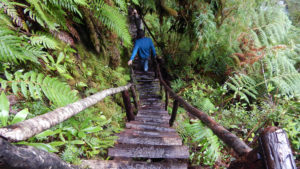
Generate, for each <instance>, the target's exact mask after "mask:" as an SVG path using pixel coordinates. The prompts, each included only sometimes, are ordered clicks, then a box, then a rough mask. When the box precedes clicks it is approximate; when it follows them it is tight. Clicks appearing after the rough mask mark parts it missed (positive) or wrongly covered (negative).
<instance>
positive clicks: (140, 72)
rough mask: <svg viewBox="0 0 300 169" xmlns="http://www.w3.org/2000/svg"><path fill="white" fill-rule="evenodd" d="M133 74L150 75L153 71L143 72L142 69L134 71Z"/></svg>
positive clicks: (152, 74)
mask: <svg viewBox="0 0 300 169" xmlns="http://www.w3.org/2000/svg"><path fill="white" fill-rule="evenodd" d="M134 74H136V75H150V76H155V73H154V72H152V71H148V72H144V71H137V70H136V71H134Z"/></svg>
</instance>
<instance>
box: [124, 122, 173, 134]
mask: <svg viewBox="0 0 300 169" xmlns="http://www.w3.org/2000/svg"><path fill="white" fill-rule="evenodd" d="M126 128H130V129H139V130H155V131H163V132H174V131H176V130H175V129H173V128H170V127H167V126H164V125H159V124H157V125H149V124H143V123H137V121H136V122H129V123H126Z"/></svg>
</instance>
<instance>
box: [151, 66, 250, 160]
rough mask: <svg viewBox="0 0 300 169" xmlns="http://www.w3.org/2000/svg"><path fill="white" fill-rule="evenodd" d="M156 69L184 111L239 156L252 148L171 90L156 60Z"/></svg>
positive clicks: (162, 81) (162, 82)
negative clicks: (199, 121)
mask: <svg viewBox="0 0 300 169" xmlns="http://www.w3.org/2000/svg"><path fill="white" fill-rule="evenodd" d="M156 71H157V74H158V77H159V80H160V82H161V84H162V85H163V86H164V87H165V89H166V90H167V91H168V92H169V95H170V96H171V97H172V98H173V99H175V100H178V102H179V103H180V105H182V106H183V108H184V109H185V110H186V111H188V112H189V113H191V114H192V115H194V116H196V117H197V118H199V119H200V120H201V121H202V122H203V123H204V124H205V125H206V126H207V127H209V128H210V129H211V130H212V131H213V132H214V133H215V134H216V135H217V136H218V137H219V139H221V140H222V141H223V142H224V143H225V144H226V145H228V146H229V147H231V148H233V150H234V151H235V152H236V153H237V154H238V155H240V156H241V155H245V154H247V153H249V152H250V151H251V150H252V149H251V148H250V147H249V146H248V145H247V144H246V143H245V142H243V141H242V140H241V139H240V138H238V137H237V136H236V135H235V134H232V133H231V132H229V131H228V130H227V129H225V128H224V127H223V126H221V125H220V124H218V123H217V122H216V121H215V120H213V119H212V118H211V117H210V116H208V115H207V114H206V113H204V112H202V111H200V110H198V109H197V108H195V107H193V106H192V105H190V104H189V103H187V102H186V101H185V100H184V99H183V98H182V97H180V96H178V95H177V94H176V93H175V92H173V90H172V89H171V88H170V87H169V86H168V85H167V84H166V82H165V81H164V80H163V78H162V75H161V73H160V70H159V65H158V63H157V62H156Z"/></svg>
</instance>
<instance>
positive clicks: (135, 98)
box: [130, 85, 139, 110]
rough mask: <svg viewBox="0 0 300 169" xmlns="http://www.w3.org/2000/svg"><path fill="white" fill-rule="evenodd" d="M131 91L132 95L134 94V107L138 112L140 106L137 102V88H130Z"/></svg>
mask: <svg viewBox="0 0 300 169" xmlns="http://www.w3.org/2000/svg"><path fill="white" fill-rule="evenodd" d="M130 91H131V94H132V98H133V103H134V107H135V109H136V110H138V107H139V105H138V101H137V97H136V93H135V88H134V86H133V85H132V86H131V87H130Z"/></svg>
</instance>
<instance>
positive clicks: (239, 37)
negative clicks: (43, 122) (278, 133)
mask: <svg viewBox="0 0 300 169" xmlns="http://www.w3.org/2000/svg"><path fill="white" fill-rule="evenodd" d="M286 2H287V3H286V4H287V6H285V5H286V4H282V3H281V2H279V1H278V0H254V1H252V0H240V1H236V0H227V1H223V0H197V1H195V0H186V1H170V0H162V1H156V0H132V1H127V0H126V1H125V0H105V1H104V0H60V1H59V0H42V1H37V0H23V1H14V0H1V2H0V23H1V24H0V62H1V64H0V83H1V88H0V91H1V96H0V101H1V102H0V110H1V116H0V119H1V122H0V125H1V126H6V125H9V124H13V123H16V122H20V121H22V120H24V119H28V118H32V117H34V116H36V115H40V114H44V113H46V112H49V111H51V110H53V109H55V108H58V107H61V106H64V105H67V104H69V103H72V102H74V101H76V100H78V99H80V98H84V97H86V96H89V95H91V94H93V93H95V92H97V91H100V90H103V89H107V88H111V87H115V86H120V85H124V84H126V82H127V80H128V79H129V76H128V73H127V71H126V67H125V66H122V63H126V60H127V59H128V51H130V50H131V46H132V44H131V37H130V34H129V31H128V25H127V23H126V15H127V12H128V11H127V8H128V5H135V7H136V8H137V10H138V12H139V13H140V14H141V15H142V16H143V18H144V19H145V21H146V23H147V25H148V27H149V29H150V30H151V31H152V33H153V35H154V37H155V38H156V42H158V43H156V44H155V46H156V50H157V53H158V54H159V57H161V58H163V59H164V61H165V64H164V65H163V66H164V67H165V68H166V70H167V71H168V73H169V75H170V77H171V78H170V79H169V80H170V81H171V84H172V88H173V89H174V90H175V91H176V92H177V93H178V94H179V95H181V96H183V97H184V98H185V99H186V100H187V101H188V102H189V103H191V104H192V105H194V106H196V107H197V108H199V109H201V110H203V111H204V112H206V113H208V114H209V115H210V116H211V117H213V118H214V119H215V120H216V121H217V122H218V123H220V124H221V125H223V126H224V127H225V128H227V129H228V130H230V131H231V132H233V133H234V134H236V135H237V136H238V137H240V138H241V139H242V140H244V141H245V142H246V143H247V144H249V145H250V146H251V147H255V146H256V143H257V137H258V135H259V132H260V130H261V129H262V128H263V127H266V126H269V125H273V126H278V127H280V128H283V129H285V130H286V131H287V133H288V136H289V139H290V141H291V144H292V148H293V150H294V154H295V157H296V158H298V159H299V148H300V140H299V138H300V137H299V131H300V119H299V112H300V102H299V97H300V85H299V84H300V74H299V70H300V62H299V61H300V57H299V56H300V39H299V34H300V28H299V23H300V22H299V21H300V19H299V18H300V14H299V11H300V9H299V2H298V1H297V0H287V1H286ZM9 102H10V105H11V106H9ZM121 104H122V102H121V100H120V96H119V95H116V96H113V97H109V98H106V99H104V100H103V101H102V102H100V103H98V104H97V105H95V106H93V107H92V108H89V109H87V110H85V111H83V112H81V113H80V114H78V115H77V116H75V117H73V118H71V119H69V120H67V121H65V122H64V123H62V124H60V125H57V126H55V127H54V128H52V129H50V130H47V131H45V132H43V133H41V134H39V135H37V136H35V137H33V138H30V139H29V140H26V142H20V143H18V144H27V145H33V146H36V147H38V148H41V149H44V150H47V151H49V152H55V153H57V154H59V155H60V156H61V157H62V158H63V159H64V160H66V161H68V162H71V163H75V164H76V163H79V161H80V160H78V159H80V158H95V157H98V158H99V157H100V158H107V156H106V150H107V147H109V146H112V145H113V144H114V140H115V139H116V138H115V137H114V136H113V134H114V133H117V132H119V131H120V130H121V129H122V127H123V125H124V119H125V118H124V114H122V113H121V112H122V108H121ZM170 108H171V106H170ZM178 112H179V114H178V117H177V121H176V124H175V126H176V128H177V130H178V132H179V133H180V135H181V136H182V138H183V140H184V142H185V144H186V145H188V146H189V147H190V154H191V156H190V164H191V165H202V166H203V165H207V166H210V167H214V168H217V167H221V168H225V167H226V166H228V164H229V163H230V161H232V160H234V159H233V158H232V157H233V156H231V155H232V154H233V152H232V151H231V150H230V149H229V148H228V147H227V146H225V145H224V144H223V143H222V142H221V141H220V140H219V139H218V138H217V137H216V136H215V135H214V134H213V133H212V131H211V130H210V129H208V128H207V127H206V126H205V125H204V124H202V123H201V122H200V121H199V120H197V119H194V118H193V117H189V115H188V114H187V113H186V112H185V110H184V109H181V108H179V110H178Z"/></svg>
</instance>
